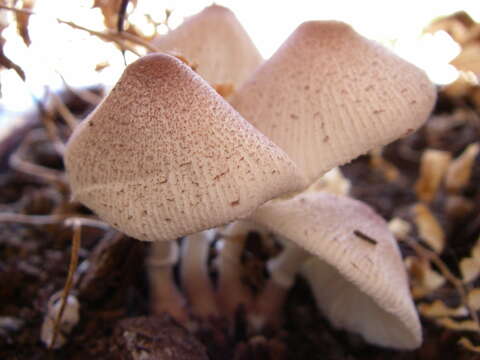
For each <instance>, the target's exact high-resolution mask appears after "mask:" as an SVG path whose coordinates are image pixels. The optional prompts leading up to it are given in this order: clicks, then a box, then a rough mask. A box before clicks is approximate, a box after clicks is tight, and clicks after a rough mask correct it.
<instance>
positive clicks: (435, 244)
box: [413, 203, 445, 254]
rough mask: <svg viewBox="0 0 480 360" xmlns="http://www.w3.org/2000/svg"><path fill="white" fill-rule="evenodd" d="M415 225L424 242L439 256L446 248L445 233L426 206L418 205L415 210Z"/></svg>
mask: <svg viewBox="0 0 480 360" xmlns="http://www.w3.org/2000/svg"><path fill="white" fill-rule="evenodd" d="M413 211H414V214H415V224H416V225H417V228H418V233H419V235H420V237H421V239H422V240H423V241H425V243H427V244H428V245H429V246H430V247H431V248H432V249H433V250H434V251H435V252H436V253H437V254H440V253H441V252H442V251H443V248H444V247H445V233H444V232H443V229H442V227H441V225H440V223H439V222H438V220H437V219H436V217H435V216H434V215H433V214H432V212H431V211H430V209H429V208H428V207H427V206H426V205H424V204H420V203H419V204H417V205H415V206H414V208H413Z"/></svg>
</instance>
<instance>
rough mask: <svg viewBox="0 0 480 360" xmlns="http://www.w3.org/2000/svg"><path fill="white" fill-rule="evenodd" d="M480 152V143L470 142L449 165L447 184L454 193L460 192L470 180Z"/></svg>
mask: <svg viewBox="0 0 480 360" xmlns="http://www.w3.org/2000/svg"><path fill="white" fill-rule="evenodd" d="M479 152H480V143H478V142H476V143H474V144H470V145H468V146H467V148H466V149H465V150H464V151H463V153H462V154H461V155H460V156H459V157H458V158H456V159H455V160H454V161H452V163H451V164H450V166H449V167H448V170H447V174H446V177H445V186H446V187H447V190H448V191H449V192H452V193H458V192H459V191H460V190H462V189H464V188H465V187H466V186H467V185H468V183H469V182H470V178H471V176H472V170H473V165H474V164H475V159H476V157H477V155H478V153H479Z"/></svg>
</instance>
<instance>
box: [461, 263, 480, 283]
mask: <svg viewBox="0 0 480 360" xmlns="http://www.w3.org/2000/svg"><path fill="white" fill-rule="evenodd" d="M459 267H460V272H461V274H462V280H463V282H465V283H469V282H472V281H474V280H475V279H477V278H478V276H479V275H480V261H479V260H477V259H474V258H470V257H467V258H463V259H462V260H460V264H459Z"/></svg>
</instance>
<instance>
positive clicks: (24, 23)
mask: <svg viewBox="0 0 480 360" xmlns="http://www.w3.org/2000/svg"><path fill="white" fill-rule="evenodd" d="M34 5H35V0H23V1H22V6H21V7H20V9H22V10H32V9H33V6H34ZM15 20H16V21H17V31H18V34H19V35H20V37H21V38H22V39H23V41H24V42H25V44H26V45H27V46H30V44H31V40H30V34H29V33H28V22H29V20H30V14H27V13H24V12H15Z"/></svg>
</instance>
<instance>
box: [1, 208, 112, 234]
mask: <svg viewBox="0 0 480 360" xmlns="http://www.w3.org/2000/svg"><path fill="white" fill-rule="evenodd" d="M0 223H20V224H27V225H37V226H38V225H52V224H60V223H64V224H65V225H67V226H68V225H71V224H72V223H79V224H81V225H82V226H89V227H95V228H99V229H104V230H109V229H110V226H109V225H108V224H107V223H105V222H103V221H101V220H98V219H96V218H90V217H83V216H72V215H68V214H65V215H24V214H16V213H6V212H5V213H0Z"/></svg>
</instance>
